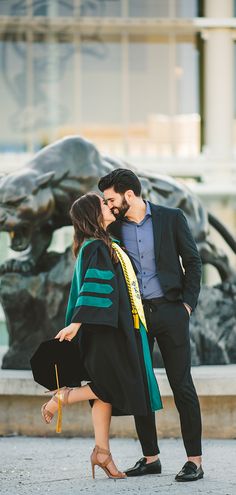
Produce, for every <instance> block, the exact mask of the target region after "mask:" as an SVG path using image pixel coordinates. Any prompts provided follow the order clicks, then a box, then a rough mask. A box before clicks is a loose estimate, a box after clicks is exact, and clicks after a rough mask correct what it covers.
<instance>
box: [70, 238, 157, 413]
mask: <svg viewBox="0 0 236 495" xmlns="http://www.w3.org/2000/svg"><path fill="white" fill-rule="evenodd" d="M81 254H82V255H81ZM78 265H79V266H78ZM78 272H79V277H80V291H79V293H78V292H77V291H78ZM76 292H77V293H76ZM70 322H81V323H82V325H81V327H80V329H79V331H78V334H77V336H76V337H75V339H77V341H78V345H79V348H80V356H81V360H82V362H83V367H84V373H83V375H84V376H80V377H79V379H80V380H81V381H83V380H86V381H88V382H89V385H90V387H91V389H92V390H93V392H94V393H95V394H96V395H97V397H98V398H100V399H101V400H103V401H104V402H109V403H111V404H112V414H113V415H146V414H148V413H149V412H150V411H151V406H150V397H149V391H148V385H147V377H146V372H145V365H144V358H143V351H142V344H141V337H140V333H139V331H138V330H136V329H134V325H133V317H132V312H131V305H130V301H129V295H128V291H127V286H126V282H125V278H124V275H123V271H122V267H121V265H120V263H113V262H112V260H111V257H110V253H109V249H108V247H107V245H106V244H105V243H104V242H103V241H102V240H93V241H91V242H90V243H88V244H87V245H85V246H84V247H83V248H82V253H80V254H79V257H78V259H77V261H76V266H75V272H74V278H73V281H72V286H71V293H70V298H69V303H68V309H67V319H66V323H67V324H69V323H70Z"/></svg>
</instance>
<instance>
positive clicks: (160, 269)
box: [109, 203, 201, 310]
mask: <svg viewBox="0 0 236 495" xmlns="http://www.w3.org/2000/svg"><path fill="white" fill-rule="evenodd" d="M150 206H151V212H152V224H153V235H154V249H155V259H156V268H157V275H158V277H159V281H160V284H161V287H162V290H163V293H164V296H165V297H166V299H168V300H169V301H183V302H185V303H187V304H188V305H189V306H191V308H192V310H194V308H195V307H196V305H197V300H198V295H199V292H200V281H201V259H200V256H199V253H198V250H197V246H196V243H195V241H194V239H193V236H192V234H191V232H190V230H189V226H188V223H187V220H186V218H185V216H184V214H183V212H182V210H180V209H179V208H168V207H165V206H159V205H154V204H152V203H150ZM109 231H110V233H111V234H112V235H113V236H115V237H116V238H117V239H119V240H121V246H122V232H121V221H120V220H116V221H115V222H113V223H112V224H111V225H110V227H109ZM180 258H181V260H182V265H181V261H180ZM182 266H183V268H184V269H183V268H182Z"/></svg>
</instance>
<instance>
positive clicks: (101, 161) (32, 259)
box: [0, 137, 236, 280]
mask: <svg viewBox="0 0 236 495" xmlns="http://www.w3.org/2000/svg"><path fill="white" fill-rule="evenodd" d="M126 166H127V167H128V168H132V169H133V170H134V167H130V166H129V165H127V164H126V163H123V162H119V161H118V160H115V159H113V158H109V157H103V156H101V155H100V153H99V152H98V150H97V149H96V148H95V146H94V145H93V144H92V143H90V142H89V141H86V140H85V139H83V138H81V137H67V138H64V139H62V140H60V141H57V142H55V143H53V144H51V145H49V146H46V147H45V148H44V149H42V150H41V151H39V152H38V153H37V154H36V155H35V157H34V158H33V159H32V160H31V161H30V162H29V163H28V164H27V165H26V166H25V167H24V168H22V169H21V170H20V171H18V172H15V173H11V174H9V175H6V176H3V177H2V178H1V180H0V231H7V232H9V234H10V237H11V249H12V250H14V251H21V252H23V254H22V256H21V257H19V258H17V259H16V260H14V259H11V260H9V261H7V262H5V263H4V264H3V265H2V266H1V267H0V273H6V272H9V271H11V272H24V273H29V272H33V273H34V272H35V271H36V272H38V271H39V270H40V262H41V261H42V260H43V259H44V260H45V256H46V254H47V248H48V246H49V245H50V243H51V239H52V235H53V233H54V231H55V230H57V229H59V228H61V227H63V226H66V225H70V219H69V215H68V211H69V208H70V206H71V204H72V202H73V201H74V200H75V199H76V198H77V197H78V196H80V195H82V194H84V193H85V192H86V191H88V190H91V189H96V185H97V182H98V179H99V177H101V176H102V175H105V174H106V173H108V172H109V171H111V170H112V169H114V168H117V167H126ZM136 172H137V171H136ZM137 173H138V175H139V177H140V179H141V182H142V187H143V195H144V197H145V198H147V199H150V200H151V201H153V202H154V203H159V204H163V205H166V206H171V207H175V208H177V207H178V208H181V209H182V210H183V211H184V213H185V215H186V217H187V219H188V222H189V225H190V228H191V230H192V233H193V236H194V238H195V241H196V242H197V244H198V248H199V251H200V254H201V257H202V262H203V263H210V264H213V265H214V266H215V267H216V268H217V269H218V271H219V273H220V276H221V278H222V280H226V279H227V278H229V277H230V276H231V275H232V269H231V268H230V267H229V263H228V260H227V257H226V255H225V254H224V253H221V252H220V251H218V250H217V248H216V247H215V246H213V245H212V244H211V243H210V241H209V239H208V232H209V225H208V222H210V223H211V224H213V225H214V226H215V227H216V228H217V230H219V231H220V233H221V234H222V235H223V237H224V238H225V239H226V241H227V242H228V243H229V245H230V246H231V248H232V249H233V250H234V252H236V242H235V241H234V239H233V238H232V237H231V236H230V234H229V233H228V232H227V231H226V229H225V228H224V227H223V225H221V224H220V222H218V221H217V220H216V219H215V218H214V217H213V216H212V215H209V214H207V212H206V211H205V210H204V208H203V206H202V204H201V202H200V200H199V199H198V198H197V197H196V196H194V194H193V193H192V192H191V191H190V190H189V189H188V188H187V187H186V186H185V185H184V184H182V183H181V182H178V181H177V180H174V179H171V178H170V177H165V176H160V175H152V176H151V175H148V174H146V173H140V172H139V171H138V172H137Z"/></svg>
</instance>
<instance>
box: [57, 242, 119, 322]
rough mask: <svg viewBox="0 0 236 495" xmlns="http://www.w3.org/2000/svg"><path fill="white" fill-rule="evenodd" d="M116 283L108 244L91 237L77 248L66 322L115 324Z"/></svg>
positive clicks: (116, 320)
mask: <svg viewBox="0 0 236 495" xmlns="http://www.w3.org/2000/svg"><path fill="white" fill-rule="evenodd" d="M118 308H119V301H118V287H117V279H116V274H115V268H114V265H113V263H112V260H111V257H110V253H109V250H108V247H107V246H106V244H105V243H104V242H103V241H100V240H95V241H92V242H90V243H89V244H88V245H87V246H85V247H84V248H82V249H81V250H80V253H79V256H78V258H77V260H76V264H75V269H74V274H73V279H72V283H71V290H70V296H69V301H68V306H67V314H66V325H69V324H70V323H78V322H79V323H86V324H90V325H108V326H112V327H117V326H118Z"/></svg>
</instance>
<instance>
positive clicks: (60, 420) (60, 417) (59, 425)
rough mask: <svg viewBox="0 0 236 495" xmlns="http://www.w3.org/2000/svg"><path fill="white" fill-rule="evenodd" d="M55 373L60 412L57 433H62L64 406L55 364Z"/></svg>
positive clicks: (58, 413)
mask: <svg viewBox="0 0 236 495" xmlns="http://www.w3.org/2000/svg"><path fill="white" fill-rule="evenodd" d="M55 373H56V382H57V398H58V411H57V426H56V433H61V426H62V405H61V398H60V387H59V379H58V370H57V365H56V364H55Z"/></svg>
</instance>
